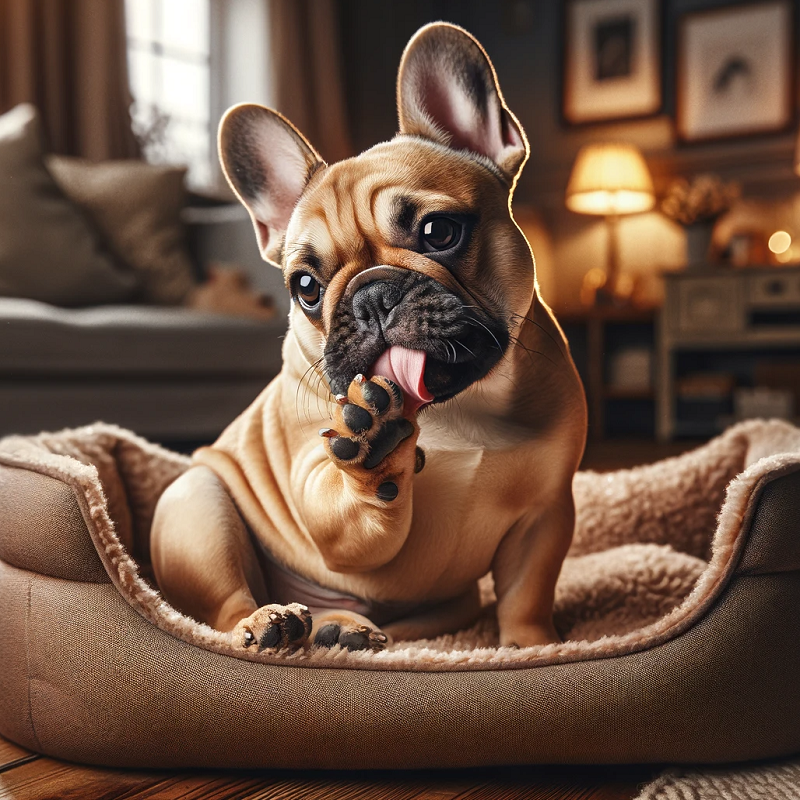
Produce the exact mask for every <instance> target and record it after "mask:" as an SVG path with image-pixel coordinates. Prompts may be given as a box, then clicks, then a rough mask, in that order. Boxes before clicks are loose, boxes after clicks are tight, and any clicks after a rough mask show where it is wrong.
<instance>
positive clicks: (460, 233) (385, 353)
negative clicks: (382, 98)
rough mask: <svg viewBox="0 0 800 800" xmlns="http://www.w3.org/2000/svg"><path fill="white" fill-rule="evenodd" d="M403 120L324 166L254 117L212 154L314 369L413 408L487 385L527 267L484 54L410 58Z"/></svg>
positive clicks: (445, 40)
mask: <svg viewBox="0 0 800 800" xmlns="http://www.w3.org/2000/svg"><path fill="white" fill-rule="evenodd" d="M398 105H399V113H400V129H401V133H400V135H399V136H398V137H396V138H395V139H394V140H393V141H391V142H389V143H386V144H381V145H378V146H376V147H374V148H372V149H371V150H368V151H367V152H366V153H363V154H362V155H360V156H358V157H356V158H351V159H348V160H346V161H342V162H339V163H337V164H334V165H331V166H327V165H325V164H324V163H323V162H322V161H321V159H320V158H319V156H318V155H317V154H316V152H315V151H314V150H313V148H311V146H310V145H309V144H308V143H307V142H306V141H305V140H304V139H303V138H302V136H301V135H300V134H299V133H298V132H297V131H296V130H295V129H294V128H292V127H291V125H289V124H288V123H287V122H286V121H285V120H283V118H281V117H280V116H279V115H277V114H275V113H274V112H270V111H268V110H267V109H262V108H260V107H258V106H240V107H236V108H234V109H233V110H232V111H231V112H229V114H228V116H227V117H226V119H225V120H224V121H223V125H222V127H221V133H220V149H221V154H222V159H223V164H224V166H225V169H226V174H227V175H228V177H229V179H230V181H231V183H232V185H233V186H234V188H235V190H236V191H237V193H238V194H239V196H240V197H241V199H242V200H243V202H244V203H245V205H246V206H247V207H248V209H249V210H250V213H251V216H252V217H253V221H254V224H255V227H256V232H257V235H258V237H259V242H260V245H261V248H262V254H263V255H264V257H265V258H266V259H267V260H271V261H273V262H274V263H276V264H278V265H279V266H281V268H282V269H283V271H284V276H285V279H286V284H287V286H288V288H289V290H290V291H291V293H292V297H293V300H294V302H293V305H292V312H291V320H292V323H291V324H292V329H293V331H294V334H295V337H296V339H297V341H298V343H299V345H300V348H301V350H302V352H303V354H304V355H305V357H306V359H307V360H308V362H309V364H319V365H320V367H321V369H322V370H323V371H324V374H325V376H326V377H327V379H328V382H329V385H330V388H331V391H332V392H333V393H334V394H344V393H346V391H347V387H348V386H349V384H350V382H351V381H352V380H353V378H354V377H355V375H356V374H358V373H362V374H372V373H378V374H383V375H386V376H389V377H397V380H398V382H399V383H400V384H401V385H402V386H403V388H404V390H405V391H406V394H409V393H410V394H411V396H412V399H413V400H415V401H416V405H418V406H420V405H424V404H425V403H428V402H441V401H443V400H446V399H449V398H451V397H453V396H454V395H456V394H457V393H458V392H460V391H462V390H463V389H465V388H466V387H468V386H470V385H471V384H473V383H475V382H476V381H478V380H480V379H481V378H483V377H484V376H486V375H487V373H489V371H490V370H491V369H492V367H493V366H494V365H495V364H496V363H497V362H498V360H499V359H500V358H502V356H503V354H504V352H505V350H506V348H507V347H508V345H509V342H510V337H511V333H510V329H511V327H512V326H511V321H512V318H513V315H514V314H519V313H522V314H524V313H525V311H526V310H527V308H528V307H529V306H530V302H531V297H532V293H533V289H534V276H533V263H532V258H531V254H530V250H529V248H528V245H527V242H526V241H525V239H524V237H523V236H522V234H521V233H520V231H519V229H518V228H517V227H516V225H515V223H514V222H513V220H512V219H511V215H510V213H509V208H508V202H509V195H510V191H511V189H512V186H513V182H514V180H515V178H516V175H517V174H518V171H519V169H520V168H521V166H522V164H523V163H524V160H525V158H526V156H527V144H526V142H525V139H524V135H523V134H522V132H521V130H520V129H519V127H518V125H517V123H516V120H515V119H514V118H513V115H511V114H510V112H508V110H507V109H506V108H505V106H504V105H503V102H502V96H501V94H500V91H499V88H498V86H497V83H496V79H495V76H494V72H493V70H492V67H491V64H490V63H489V61H488V59H487V57H486V55H485V53H483V51H482V49H481V48H480V45H478V44H477V42H475V40H474V39H472V37H470V36H469V35H468V34H466V32H464V31H462V30H461V29H458V28H455V27H453V26H449V25H436V26H429V27H428V28H425V29H423V30H422V31H421V32H420V33H419V34H418V35H417V36H416V37H415V38H414V39H413V40H412V41H411V42H410V43H409V46H408V48H407V50H406V53H405V55H404V58H403V62H402V64H401V70H400V77H399V81H398Z"/></svg>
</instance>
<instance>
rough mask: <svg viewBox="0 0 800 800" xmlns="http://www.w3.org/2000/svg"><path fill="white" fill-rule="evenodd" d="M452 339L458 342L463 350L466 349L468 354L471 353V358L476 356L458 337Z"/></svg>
mask: <svg viewBox="0 0 800 800" xmlns="http://www.w3.org/2000/svg"><path fill="white" fill-rule="evenodd" d="M453 341H454V342H455V343H456V344H460V345H461V346H462V347H463V348H464V349H465V350H466V351H467V352H468V353H469V354H470V355H471V356H472V357H473V358H477V356H476V355H475V353H473V352H472V350H470V349H469V347H467V346H466V345H465V344H464V342H461V341H459V340H458V339H453Z"/></svg>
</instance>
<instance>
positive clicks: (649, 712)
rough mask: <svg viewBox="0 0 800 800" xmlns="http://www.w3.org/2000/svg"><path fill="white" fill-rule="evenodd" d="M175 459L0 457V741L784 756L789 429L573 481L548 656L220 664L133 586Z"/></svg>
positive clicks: (790, 578)
mask: <svg viewBox="0 0 800 800" xmlns="http://www.w3.org/2000/svg"><path fill="white" fill-rule="evenodd" d="M187 463H188V461H187V459H185V458H183V457H181V456H177V455H175V454H173V453H169V452H167V451H165V450H163V449H161V448H159V447H156V446H154V445H151V444H148V443H147V442H144V441H143V440H141V439H139V438H137V437H135V436H133V435H132V434H130V433H128V432H126V431H123V430H120V429H118V428H114V427H111V426H106V425H97V426H92V427H89V428H83V429H80V430H75V431H64V432H62V433H58V434H44V435H41V436H38V437H35V438H21V437H19V438H9V439H5V440H3V441H2V442H0V559H1V560H0V733H2V734H3V735H4V736H6V737H8V738H10V739H12V740H14V741H16V742H18V743H19V744H21V745H23V746H25V747H28V748H31V749H33V750H37V751H40V752H43V753H47V754H49V755H53V756H58V757H61V758H66V759H70V760H74V761H83V762H91V763H98V764H108V765H121V766H142V767H168V766H172V767H189V766H203V767H334V768H337V767H338V768H354V767H456V766H475V765H479V764H525V763H536V762H637V761H638V762H641V761H647V762H667V761H668V762H675V761H682V762H692V761H730V760H737V759H752V758H762V757H767V756H779V755H784V754H788V753H791V752H795V751H797V750H799V749H800V681H798V680H797V676H798V675H800V612H799V611H798V610H799V609H800V430H798V429H796V428H793V427H791V426H789V425H787V424H784V423H780V422H752V423H746V424H742V425H739V426H737V427H735V428H733V429H731V430H730V431H728V432H727V433H726V434H725V435H723V436H721V437H720V438H718V439H716V440H714V441H712V442H711V443H709V444H708V445H706V446H704V447H701V448H700V449H698V450H696V451H694V452H692V453H688V454H686V455H684V456H681V457H679V458H674V459H670V460H667V461H663V462H660V463H657V464H654V465H653V466H649V467H641V468H638V469H634V470H627V471H621V472H616V473H611V474H605V475H600V474H595V473H580V474H579V475H578V476H577V477H576V479H575V492H576V498H577V504H578V524H577V531H576V535H575V541H574V544H573V547H572V550H571V551H570V557H569V558H568V559H567V561H566V563H565V565H564V569H563V572H562V576H561V579H560V583H559V588H558V593H557V606H556V623H557V625H558V627H559V629H560V630H561V632H562V634H563V635H564V637H565V640H566V641H565V643H564V644H563V645H550V646H547V647H539V648H529V649H522V650H512V649H509V648H504V649H503V648H497V647H496V646H495V642H496V627H495V624H494V622H493V618H492V607H491V601H492V595H491V585H490V581H489V579H487V580H485V581H484V587H483V588H484V595H485V600H486V603H487V607H486V609H485V611H484V615H483V617H482V618H481V620H480V621H479V622H478V623H477V624H476V625H475V626H474V627H473V628H472V629H470V630H468V631H464V632H462V633H459V634H457V635H455V636H446V637H441V638H439V639H436V640H432V641H423V642H411V643H408V642H400V643H397V644H395V645H394V646H392V647H391V648H390V649H389V650H387V651H386V652H383V653H380V654H377V655H375V654H371V653H349V652H347V651H342V650H341V649H340V648H338V647H337V648H334V649H333V650H330V651H328V650H322V649H319V650H314V651H311V652H310V653H309V652H299V653H295V654H293V655H290V656H275V655H270V654H268V653H262V654H261V655H250V654H243V653H237V654H236V656H234V655H233V650H232V648H231V646H230V644H229V642H228V639H227V637H226V635H224V634H221V633H218V632H216V631H213V630H211V629H210V628H207V627H204V626H201V625H198V624H197V623H195V622H193V621H192V620H190V619H188V618H186V617H184V616H182V615H181V614H179V613H177V612H176V611H175V610H174V609H172V608H171V607H170V606H169V605H167V604H166V603H165V602H164V601H163V600H161V598H160V597H159V595H158V593H157V592H156V591H155V590H154V589H153V588H152V586H151V585H150V584H149V583H148V582H147V580H146V577H145V576H147V574H148V565H147V559H148V530H149V526H150V521H151V517H152V513H153V508H154V505H155V501H156V499H157V497H158V495H159V493H160V492H161V491H162V490H163V489H164V487H165V486H166V485H167V484H168V483H169V482H170V481H172V480H173V479H174V478H175V477H176V476H177V475H178V474H179V473H180V472H181V471H182V470H184V469H185V468H186V466H187Z"/></svg>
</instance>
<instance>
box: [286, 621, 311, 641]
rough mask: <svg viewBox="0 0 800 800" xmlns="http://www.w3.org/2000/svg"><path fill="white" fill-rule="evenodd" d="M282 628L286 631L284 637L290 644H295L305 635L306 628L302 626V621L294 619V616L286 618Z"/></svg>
mask: <svg viewBox="0 0 800 800" xmlns="http://www.w3.org/2000/svg"><path fill="white" fill-rule="evenodd" d="M284 627H285V629H286V636H287V637H288V639H289V641H290V642H296V641H297V640H298V639H302V638H303V637H304V636H305V635H306V626H305V625H304V624H303V620H301V619H300V618H299V617H296V616H295V615H294V614H292V616H290V617H287V619H286V622H285V623H284Z"/></svg>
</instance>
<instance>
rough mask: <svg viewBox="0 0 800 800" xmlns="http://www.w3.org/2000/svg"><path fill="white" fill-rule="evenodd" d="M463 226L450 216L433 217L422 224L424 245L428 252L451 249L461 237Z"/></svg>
mask: <svg viewBox="0 0 800 800" xmlns="http://www.w3.org/2000/svg"><path fill="white" fill-rule="evenodd" d="M461 228H462V226H461V225H460V224H459V223H458V222H456V221H455V220H452V219H450V218H449V217H431V218H430V219H428V220H426V221H425V222H424V223H423V224H422V247H423V250H424V251H425V252H427V253H434V252H438V251H442V250H450V249H451V248H452V247H455V246H456V245H457V244H458V242H459V241H460V239H461Z"/></svg>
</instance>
